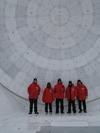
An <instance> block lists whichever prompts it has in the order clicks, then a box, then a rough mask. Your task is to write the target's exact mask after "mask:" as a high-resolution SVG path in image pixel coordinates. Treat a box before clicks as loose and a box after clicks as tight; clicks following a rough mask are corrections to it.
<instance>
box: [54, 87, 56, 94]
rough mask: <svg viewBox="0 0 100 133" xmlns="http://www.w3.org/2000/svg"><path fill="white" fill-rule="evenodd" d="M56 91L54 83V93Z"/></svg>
mask: <svg viewBox="0 0 100 133" xmlns="http://www.w3.org/2000/svg"><path fill="white" fill-rule="evenodd" d="M55 92H56V85H55V86H54V93H55Z"/></svg>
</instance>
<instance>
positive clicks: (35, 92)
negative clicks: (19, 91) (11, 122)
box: [27, 78, 41, 114]
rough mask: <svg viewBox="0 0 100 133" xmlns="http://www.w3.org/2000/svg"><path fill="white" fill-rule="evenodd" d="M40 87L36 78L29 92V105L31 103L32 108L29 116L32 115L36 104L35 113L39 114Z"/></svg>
mask: <svg viewBox="0 0 100 133" xmlns="http://www.w3.org/2000/svg"><path fill="white" fill-rule="evenodd" d="M40 90H41V89H40V86H39V85H38V84H37V79H36V78H34V80H33V83H32V84H30V85H29V87H28V89H27V91H28V94H29V103H30V108H29V114H32V111H33V103H34V113H35V114H39V113H38V110H37V99H38V96H39V95H40Z"/></svg>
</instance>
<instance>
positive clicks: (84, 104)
mask: <svg viewBox="0 0 100 133" xmlns="http://www.w3.org/2000/svg"><path fill="white" fill-rule="evenodd" d="M82 102H83V110H84V112H85V113H87V111H86V102H85V100H83V101H82Z"/></svg>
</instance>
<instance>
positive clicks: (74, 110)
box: [72, 101, 76, 113]
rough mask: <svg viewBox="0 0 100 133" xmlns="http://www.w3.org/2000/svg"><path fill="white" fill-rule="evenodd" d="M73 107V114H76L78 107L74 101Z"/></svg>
mask: <svg viewBox="0 0 100 133" xmlns="http://www.w3.org/2000/svg"><path fill="white" fill-rule="evenodd" d="M72 106H73V112H74V113H76V105H75V101H72Z"/></svg>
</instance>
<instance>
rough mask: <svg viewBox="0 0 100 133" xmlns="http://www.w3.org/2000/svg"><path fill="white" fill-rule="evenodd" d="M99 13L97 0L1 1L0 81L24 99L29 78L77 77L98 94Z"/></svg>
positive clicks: (91, 93)
mask: <svg viewBox="0 0 100 133" xmlns="http://www.w3.org/2000/svg"><path fill="white" fill-rule="evenodd" d="M99 18H100V0H1V1H0V83H2V84H3V85H5V86H6V87H7V88H9V89H10V90H12V91H14V92H15V93H17V94H19V95H21V96H23V97H25V98H27V92H26V89H27V87H28V85H29V84H30V83H31V82H32V80H33V78H34V77H36V78H38V82H39V84H40V86H41V88H42V91H43V89H44V87H45V86H46V84H47V82H48V81H50V82H51V83H52V85H54V84H55V83H56V82H57V79H58V78H61V79H62V80H63V82H64V84H65V86H67V84H68V81H69V80H72V81H73V82H74V83H75V85H76V81H77V80H78V79H81V80H82V81H83V83H84V84H86V86H87V87H88V89H89V99H88V100H92V99H95V98H97V97H100V95H99V94H100V93H99V92H100V82H99V81H100V20H99ZM41 94H42V92H41ZM40 101H41V99H40Z"/></svg>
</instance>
